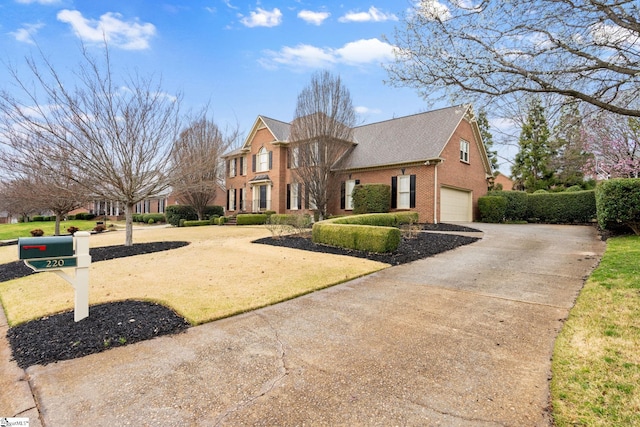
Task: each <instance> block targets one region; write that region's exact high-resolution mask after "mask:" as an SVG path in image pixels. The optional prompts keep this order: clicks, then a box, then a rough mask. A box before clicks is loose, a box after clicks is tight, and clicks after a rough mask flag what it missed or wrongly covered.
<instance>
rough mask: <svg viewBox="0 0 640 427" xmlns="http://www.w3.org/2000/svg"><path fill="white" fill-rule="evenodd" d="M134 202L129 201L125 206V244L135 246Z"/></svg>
mask: <svg viewBox="0 0 640 427" xmlns="http://www.w3.org/2000/svg"><path fill="white" fill-rule="evenodd" d="M133 206H134V205H133V203H127V204H126V205H125V207H124V218H125V236H124V245H125V246H133Z"/></svg>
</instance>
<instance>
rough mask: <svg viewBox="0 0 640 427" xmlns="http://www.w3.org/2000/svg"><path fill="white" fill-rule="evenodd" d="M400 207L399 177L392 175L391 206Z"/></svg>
mask: <svg viewBox="0 0 640 427" xmlns="http://www.w3.org/2000/svg"><path fill="white" fill-rule="evenodd" d="M397 207H398V177H397V176H392V177H391V208H393V209H396V208H397Z"/></svg>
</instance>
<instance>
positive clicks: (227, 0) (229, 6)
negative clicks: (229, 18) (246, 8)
mask: <svg viewBox="0 0 640 427" xmlns="http://www.w3.org/2000/svg"><path fill="white" fill-rule="evenodd" d="M222 2H223V3H224V4H226V5H227V7H228V8H229V9H239V8H238V7H237V6H234V5H232V4H231V0H222Z"/></svg>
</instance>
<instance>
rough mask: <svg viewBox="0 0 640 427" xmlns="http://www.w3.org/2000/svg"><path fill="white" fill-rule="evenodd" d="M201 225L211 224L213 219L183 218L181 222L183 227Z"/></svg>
mask: <svg viewBox="0 0 640 427" xmlns="http://www.w3.org/2000/svg"><path fill="white" fill-rule="evenodd" d="M201 225H211V220H208V219H201V220H197V219H196V220H191V221H189V220H183V221H181V222H180V226H181V227H199V226H201Z"/></svg>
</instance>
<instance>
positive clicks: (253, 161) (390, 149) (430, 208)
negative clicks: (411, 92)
mask: <svg viewBox="0 0 640 427" xmlns="http://www.w3.org/2000/svg"><path fill="white" fill-rule="evenodd" d="M289 130H290V124H289V123H286V122H282V121H278V120H274V119H270V118H267V117H263V116H259V117H258V118H257V119H256V122H255V124H254V125H253V127H252V129H251V132H250V133H249V135H248V137H247V138H246V140H245V142H244V144H243V146H242V147H241V148H240V149H238V150H235V151H233V152H230V153H227V154H226V155H225V156H223V157H224V159H225V160H226V164H227V177H226V188H227V206H226V208H227V215H233V214H237V213H241V212H262V211H267V210H270V211H275V212H278V213H296V212H310V209H311V208H313V201H311V200H308V199H309V198H308V197H306V192H305V189H304V188H302V184H300V183H296V179H295V174H294V171H293V169H292V163H293V168H295V161H293V162H292V159H294V158H295V156H294V155H292V154H291V153H289V151H290V147H289V140H288V137H289ZM332 170H333V173H334V174H335V175H336V177H337V179H339V180H340V181H341V183H342V188H343V191H340V192H337V194H336V196H335V197H334V198H333V199H332V200H330V203H329V208H328V212H329V213H330V214H334V215H338V214H349V213H351V211H352V209H353V206H352V200H351V191H352V190H353V188H354V187H355V185H357V184H381V183H382V184H388V185H390V186H391V189H392V200H391V202H392V209H391V210H392V211H405V210H411V211H417V212H418V213H419V215H420V221H421V222H432V223H438V222H456V221H458V222H459V221H472V220H474V219H475V218H476V217H477V201H478V198H479V197H480V196H483V195H485V194H486V193H487V187H488V183H489V181H490V179H492V174H491V173H492V171H491V166H490V163H489V160H488V158H487V154H486V150H485V147H484V144H483V142H482V139H481V136H480V131H479V129H478V125H477V123H476V120H475V117H474V115H473V110H472V108H471V106H469V105H464V106H455V107H449V108H444V109H440V110H435V111H430V112H426V113H420V114H415V115H411V116H407V117H400V118H396V119H391V120H387V121H383V122H379V123H373V124H369V125H364V126H359V127H356V128H354V129H353V141H352V146H351V148H349V149H348V150H346V151H345V153H344V155H343V156H342V158H341V159H340V160H339V161H338V162H336V164H334V166H333V168H332Z"/></svg>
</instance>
